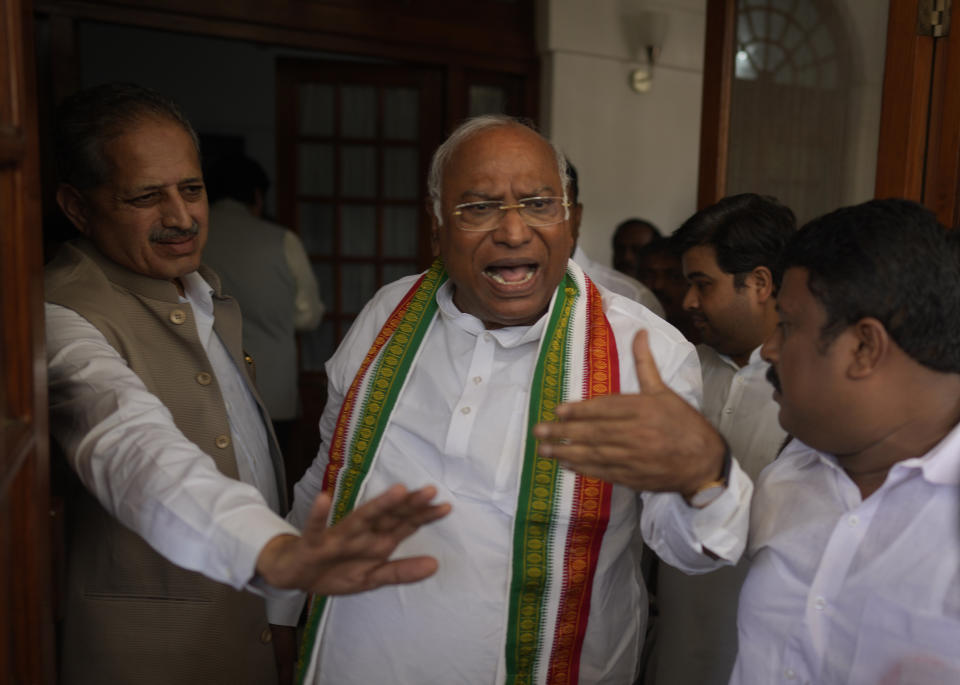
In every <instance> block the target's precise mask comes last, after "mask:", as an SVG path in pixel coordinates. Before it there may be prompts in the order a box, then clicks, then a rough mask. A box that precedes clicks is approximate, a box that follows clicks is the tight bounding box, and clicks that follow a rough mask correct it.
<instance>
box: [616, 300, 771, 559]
mask: <svg viewBox="0 0 960 685" xmlns="http://www.w3.org/2000/svg"><path fill="white" fill-rule="evenodd" d="M625 313H627V312H625V311H624V310H623V309H622V308H620V307H616V306H614V307H612V308H611V309H610V310H608V312H607V316H608V318H610V320H611V323H614V322H616V323H615V324H614V325H615V328H614V330H615V332H616V336H617V348H618V350H620V354H621V364H620V369H621V386H620V390H621V392H625V393H629V392H638V391H639V390H640V388H639V384H638V382H637V378H636V371H635V364H634V362H633V353H632V350H633V347H632V341H633V336H634V335H635V333H636V331H637V330H638V329H639V328H646V329H647V331H648V334H649V340H650V349H651V352H652V353H653V357H654V359H655V361H656V363H657V369H658V370H659V371H660V375H661V377H662V378H663V380H664V382H665V383H666V384H667V385H668V386H670V388H671V389H672V390H673V391H674V392H676V393H677V394H679V395H680V396H681V397H683V399H685V400H686V401H687V402H688V403H689V404H690V405H692V406H693V407H695V408H697V409H698V410H699V408H700V406H701V404H702V397H703V381H702V378H701V373H700V360H699V358H698V356H697V351H696V348H695V347H694V346H693V345H691V344H690V343H689V342H687V341H686V340H684V339H683V337H682V336H680V334H679V333H678V332H677V331H676V330H675V329H674V328H673V327H672V326H670V325H669V324H667V323H666V322H665V321H663V320H662V319H655V318H653V317H649V315H647V317H648V318H647V320H646V321H645V322H644V321H641V322H639V323H638V322H636V321H629V320H627V319H626V317H625V316H623V315H624V314H625ZM618 329H619V330H618ZM752 493H753V483H752V482H751V481H750V478H749V476H747V474H746V473H744V472H743V470H742V469H741V468H740V465H739V464H738V463H737V461H736V459H734V460H733V464H732V466H731V469H730V480H729V484H728V486H727V489H726V490H725V491H724V492H723V493H722V494H721V495H720V497H718V498H717V499H716V500H714V501H713V502H711V503H710V504H709V505H708V506H706V507H704V508H703V509H696V508H694V507H691V506H689V505H688V504H687V503H686V501H685V500H684V499H683V497H682V496H681V495H679V494H677V493H672V492H665V493H657V492H643V493H640V495H639V496H640V498H641V499H642V501H643V508H642V513H641V516H640V530H641V533H642V534H643V539H644V542H646V543H647V545H649V546H650V547H651V548H652V549H653V550H654V551H655V552H656V553H657V555H658V556H659V557H660V558H661V559H663V560H664V561H665V562H667V563H668V564H670V565H671V566H675V567H676V568H678V569H680V570H681V571H684V572H686V573H704V572H707V571H711V570H713V569H716V568H718V567H720V566H727V565H730V564H735V563H736V562H737V561H738V560H739V559H740V556H741V554H743V550H744V548H745V547H746V543H747V529H748V526H749V519H750V497H751V495H752ZM705 550H709V551H710V552H711V553H712V554H714V555H716V556H717V557H719V559H714V558H713V557H711V556H709V555H708V554H705V553H704V551H705Z"/></svg>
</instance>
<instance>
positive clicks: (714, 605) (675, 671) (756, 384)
mask: <svg viewBox="0 0 960 685" xmlns="http://www.w3.org/2000/svg"><path fill="white" fill-rule="evenodd" d="M697 353H698V355H699V356H700V364H701V365H702V369H703V414H704V416H706V417H707V419H708V420H709V421H710V423H712V424H713V425H714V427H716V429H717V430H719V431H720V433H721V434H722V435H723V437H724V438H726V440H727V443H728V444H729V445H730V451H731V453H732V454H733V455H734V456H735V457H736V458H737V461H738V462H739V463H740V464H741V466H743V470H744V471H746V473H747V475H749V476H750V477H751V478H752V479H756V478H757V477H758V476H759V475H760V472H761V471H762V470H763V468H764V467H765V466H767V464H769V463H770V462H772V461H773V460H774V458H775V457H776V456H777V453H778V452H779V451H780V447H781V446H782V445H783V442H784V440H785V439H786V435H787V434H786V432H785V431H784V430H783V428H781V427H780V421H779V420H778V418H777V417H778V415H779V411H780V406H779V405H778V404H777V403H776V402H774V400H773V386H772V385H770V383H769V381H767V377H766V374H767V369H768V368H769V367H770V365H769V364H767V362H765V361H763V359H761V358H760V348H759V347H758V348H757V349H755V350H754V351H753V353H752V354H751V355H750V360H749V362H748V363H747V365H746V366H743V367H738V366H737V365H736V363H735V362H734V361H733V360H732V359H730V358H729V357H727V356H725V355H721V354H719V353H718V352H716V351H715V350H714V349H713V348H712V347H708V346H707V345H698V346H697ZM748 566H749V562H748V561H747V559H742V560H741V561H740V563H739V564H737V565H736V566H735V567H733V568H722V569H718V570H716V571H714V572H712V573H708V574H706V575H701V576H689V575H687V574H685V573H681V572H680V571H678V570H676V569H673V568H670V567H669V566H666V565H661V566H660V568H659V571H658V576H657V606H658V608H659V610H660V614H659V618H658V619H657V630H656V642H655V645H654V648H653V654H652V657H651V662H650V667H649V668H648V669H647V677H648V682H650V683H653V684H654V685H724V684H725V683H726V682H727V681H728V680H729V679H730V672H731V671H732V669H733V663H734V661H735V660H736V656H737V600H738V597H739V594H740V586H741V585H742V584H743V579H744V578H745V577H746V575H747V568H748Z"/></svg>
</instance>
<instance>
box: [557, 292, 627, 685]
mask: <svg viewBox="0 0 960 685" xmlns="http://www.w3.org/2000/svg"><path fill="white" fill-rule="evenodd" d="M587 293H588V295H587V321H588V327H587V331H588V332H587V335H588V340H587V364H586V366H587V369H586V374H585V376H584V379H583V398H584V399H589V398H591V397H599V396H601V395H609V394H614V393H618V392H619V391H620V366H619V359H618V356H617V345H616V340H615V339H614V336H613V330H612V329H611V327H610V322H609V321H607V317H606V315H605V314H604V313H603V300H602V297H601V295H600V291H599V290H597V288H596V287H595V286H594V285H593V283H589V282H588V284H587ZM612 492H613V486H612V485H611V484H610V483H607V482H605V481H602V480H599V479H596V478H586V477H584V476H578V477H577V480H576V490H575V494H574V501H573V511H572V512H571V516H570V520H571V522H572V525H571V526H570V529H569V531H568V536H567V542H566V545H565V558H564V563H563V589H562V591H561V602H560V609H559V611H558V615H557V627H556V630H555V632H554V640H553V649H552V651H551V654H550V665H549V676H548V680H547V682H549V683H558V684H559V683H570V684H573V683H576V682H577V680H578V678H579V673H580V653H581V650H582V649H583V640H584V637H585V635H586V631H587V620H588V619H589V614H590V596H591V592H592V590H593V579H594V575H595V574H596V569H597V559H598V557H599V555H600V545H601V543H602V542H603V535H604V533H605V532H606V529H607V523H608V522H609V520H610V497H611V495H612Z"/></svg>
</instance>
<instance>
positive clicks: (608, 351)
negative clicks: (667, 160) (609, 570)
mask: <svg viewBox="0 0 960 685" xmlns="http://www.w3.org/2000/svg"><path fill="white" fill-rule="evenodd" d="M577 276H578V274H575V273H574V272H572V271H571V272H568V274H567V277H566V279H565V281H564V283H563V285H562V287H561V288H560V290H559V292H558V294H557V301H556V302H555V304H554V308H553V313H552V316H551V319H550V321H549V323H548V328H547V333H546V335H545V336H544V342H543V345H542V348H541V354H540V359H539V360H538V364H537V370H536V371H535V374H534V383H533V386H532V388H531V395H530V410H529V424H528V438H527V445H526V450H525V459H524V467H523V473H522V475H521V485H520V496H519V500H518V506H517V519H516V522H515V528H514V552H513V579H512V583H511V593H510V615H509V619H508V627H507V643H506V654H505V656H506V670H507V678H506V680H507V682H508V683H516V684H521V683H524V684H525V683H576V682H577V680H578V677H579V666H580V652H581V649H582V647H583V640H584V636H585V634H586V627H587V620H588V618H589V612H590V595H591V590H592V586H593V578H594V574H595V572H596V565H597V558H598V556H599V553H600V544H601V542H602V540H603V534H604V532H605V531H606V526H607V522H608V521H609V517H610V497H611V493H612V489H613V488H612V486H611V485H610V484H609V483H605V482H603V481H600V480H597V479H594V478H586V477H583V476H579V475H577V474H574V473H572V472H570V471H565V470H563V469H560V468H559V466H558V465H557V462H556V461H555V460H553V459H542V458H540V457H539V455H537V453H536V447H537V441H536V440H535V439H534V438H533V434H532V428H533V426H534V425H536V424H537V423H540V422H541V421H552V420H555V418H556V416H555V414H554V410H555V409H556V407H557V405H558V404H560V403H561V402H564V401H569V400H578V399H588V398H590V397H596V396H599V395H605V394H609V393H615V392H618V391H619V388H620V383H619V362H618V359H617V349H616V343H615V340H614V336H613V331H612V330H611V328H610V324H609V322H608V321H607V319H606V316H605V315H604V313H603V306H602V298H601V296H600V292H599V291H598V290H597V289H596V287H595V286H594V285H593V283H591V282H590V281H589V280H588V279H587V278H586V277H585V276H580V278H582V279H583V280H582V281H581V280H580V278H578V277H577ZM582 293H585V296H583V295H582ZM577 307H580V308H585V310H586V311H585V314H584V312H583V310H582V309H581V311H579V312H578V311H576V308H577ZM584 348H585V349H586V355H585V357H584V358H583V361H582V363H583V367H584V368H582V369H579V368H576V367H575V366H574V364H573V363H564V362H572V360H577V359H578V358H579V354H578V353H582V350H584ZM558 541H559V542H558Z"/></svg>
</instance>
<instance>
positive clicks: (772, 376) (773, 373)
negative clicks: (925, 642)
mask: <svg viewBox="0 0 960 685" xmlns="http://www.w3.org/2000/svg"><path fill="white" fill-rule="evenodd" d="M767 381H769V383H770V385H772V386H773V389H774V390H776V391H777V392H779V393H780V394H783V393H782V392H781V390H780V376H778V375H777V370H776V369H774V368H773V367H772V366H771V367H770V368H769V369H767Z"/></svg>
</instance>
